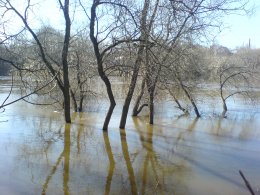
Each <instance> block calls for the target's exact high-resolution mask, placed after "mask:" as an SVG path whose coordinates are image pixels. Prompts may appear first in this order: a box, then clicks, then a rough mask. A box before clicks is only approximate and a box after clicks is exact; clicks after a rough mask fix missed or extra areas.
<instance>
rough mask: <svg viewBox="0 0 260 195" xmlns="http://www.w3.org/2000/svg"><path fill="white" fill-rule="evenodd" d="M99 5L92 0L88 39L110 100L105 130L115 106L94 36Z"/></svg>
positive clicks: (104, 125)
mask: <svg viewBox="0 0 260 195" xmlns="http://www.w3.org/2000/svg"><path fill="white" fill-rule="evenodd" d="M98 5H99V1H96V0H93V4H92V7H91V18H90V39H91V42H92V44H93V47H94V52H95V56H96V60H97V66H98V74H99V76H100V78H101V79H102V81H103V82H104V83H105V86H106V90H107V95H108V98H109V101H110V106H109V109H108V112H107V115H106V118H105V121H104V124H103V130H104V131H106V130H107V129H108V125H109V121H110V119H111V116H112V114H113V110H114V108H115V106H116V102H115V98H114V95H113V91H112V88H111V83H110V80H109V79H108V77H107V75H106V73H105V72H104V68H103V60H102V55H101V54H100V51H99V44H98V41H97V38H96V36H95V34H94V33H95V20H96V8H97V6H98Z"/></svg>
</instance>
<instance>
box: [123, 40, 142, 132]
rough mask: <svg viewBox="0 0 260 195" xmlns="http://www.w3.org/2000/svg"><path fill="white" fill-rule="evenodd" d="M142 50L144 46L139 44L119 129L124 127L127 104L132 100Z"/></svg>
mask: <svg viewBox="0 0 260 195" xmlns="http://www.w3.org/2000/svg"><path fill="white" fill-rule="evenodd" d="M143 51H144V46H142V45H141V46H140V48H139V51H138V54H137V55H138V56H137V59H136V62H135V67H134V71H133V75H132V79H131V83H130V86H129V89H128V93H127V96H126V99H125V102H124V105H123V110H122V115H121V120H120V125H119V128H121V129H124V128H125V124H126V119H127V114H128V110H129V105H130V103H131V100H132V97H133V94H134V90H135V85H136V81H137V77H138V72H139V68H140V66H141V62H142V55H143Z"/></svg>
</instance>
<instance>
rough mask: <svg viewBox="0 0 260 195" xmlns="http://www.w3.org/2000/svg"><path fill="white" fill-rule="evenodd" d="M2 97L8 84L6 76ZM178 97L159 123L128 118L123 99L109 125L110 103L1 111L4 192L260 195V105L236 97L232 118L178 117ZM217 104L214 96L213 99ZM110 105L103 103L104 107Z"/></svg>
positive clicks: (0, 182)
mask: <svg viewBox="0 0 260 195" xmlns="http://www.w3.org/2000/svg"><path fill="white" fill-rule="evenodd" d="M0 85H1V87H0V102H2V100H3V99H4V98H5V97H6V95H7V92H8V85H5V84H4V82H1V83H0ZM172 104H173V103H172V102H164V103H163V102H162V103H161V105H160V106H159V107H158V108H157V111H158V113H159V114H157V115H156V118H155V124H154V125H149V124H148V118H147V117H146V116H141V117H135V118H132V117H130V116H129V117H128V121H127V127H126V129H125V130H119V129H118V124H119V119H120V109H121V107H120V105H117V110H115V113H114V115H113V117H112V121H111V124H110V128H109V131H108V132H103V131H102V130H101V127H102V123H103V119H104V115H105V109H103V108H101V109H99V110H98V111H96V112H88V113H81V114H78V113H73V114H72V118H73V122H72V124H70V125H69V124H67V125H65V124H64V122H63V115H62V113H61V112H55V111H54V110H53V109H51V108H48V107H37V106H33V105H29V104H26V103H25V102H19V103H16V104H13V105H11V106H9V107H6V110H5V112H3V113H0V121H1V122H0V154H1V158H0V194H6V195H18V194H19V195H20V194H26V195H27V194H28V195H29V194H32V195H35V194H50V195H53V194H58V195H59V194H75V195H78V194H79V195H80V194H177V195H178V194H197V195H204V194H205V195H208V194H209V195H211V194H213V195H214V194H216V195H219V194H223V195H233V194H234V195H239V194H241V195H242V194H243V195H244V194H250V193H249V191H248V190H247V188H246V187H245V184H244V182H243V180H242V178H241V177H240V175H239V173H238V171H239V170H242V171H243V173H244V175H245V176H246V178H247V179H248V180H249V182H250V184H251V186H252V187H253V189H254V190H255V192H256V194H257V193H258V194H260V192H259V188H260V155H259V154H260V109H259V106H255V107H254V108H251V107H250V106H248V105H245V104H244V101H239V99H237V101H236V102H235V103H233V104H232V106H231V108H232V109H231V111H230V112H229V115H230V116H231V115H232V116H233V117H228V118H226V119H221V118H219V117H217V116H215V117H207V116H206V115H205V114H204V116H203V117H202V118H200V119H195V118H194V117H193V115H192V116H189V117H188V116H184V117H178V115H175V114H173V113H176V112H175V111H174V110H173V108H174V107H173V106H172ZM211 104H213V103H211ZM101 107H102V106H101Z"/></svg>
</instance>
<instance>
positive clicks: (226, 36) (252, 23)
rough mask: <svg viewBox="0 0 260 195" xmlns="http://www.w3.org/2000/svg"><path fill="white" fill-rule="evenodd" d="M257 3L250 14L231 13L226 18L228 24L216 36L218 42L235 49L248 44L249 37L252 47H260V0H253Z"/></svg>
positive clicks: (253, 2) (225, 21)
mask: <svg viewBox="0 0 260 195" xmlns="http://www.w3.org/2000/svg"><path fill="white" fill-rule="evenodd" d="M251 3H252V4H254V5H255V10H254V12H253V13H252V14H251V15H249V16H246V15H243V16H242V15H229V16H226V17H225V18H224V23H225V25H226V26H227V28H225V29H224V30H223V31H222V32H221V33H220V34H219V36H218V37H217V38H216V40H215V41H216V43H217V44H220V45H223V46H226V47H228V48H230V49H235V48H237V47H241V46H248V43H249V39H250V42H251V48H260V0H251Z"/></svg>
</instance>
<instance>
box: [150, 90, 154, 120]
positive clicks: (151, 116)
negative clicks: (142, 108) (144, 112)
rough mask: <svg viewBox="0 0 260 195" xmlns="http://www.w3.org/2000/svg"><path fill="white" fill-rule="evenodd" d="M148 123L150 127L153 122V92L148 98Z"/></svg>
mask: <svg viewBox="0 0 260 195" xmlns="http://www.w3.org/2000/svg"><path fill="white" fill-rule="evenodd" d="M149 110H150V114H149V123H150V124H151V125H152V124H153V121H154V90H153V91H152V92H151V93H150V98H149Z"/></svg>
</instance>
